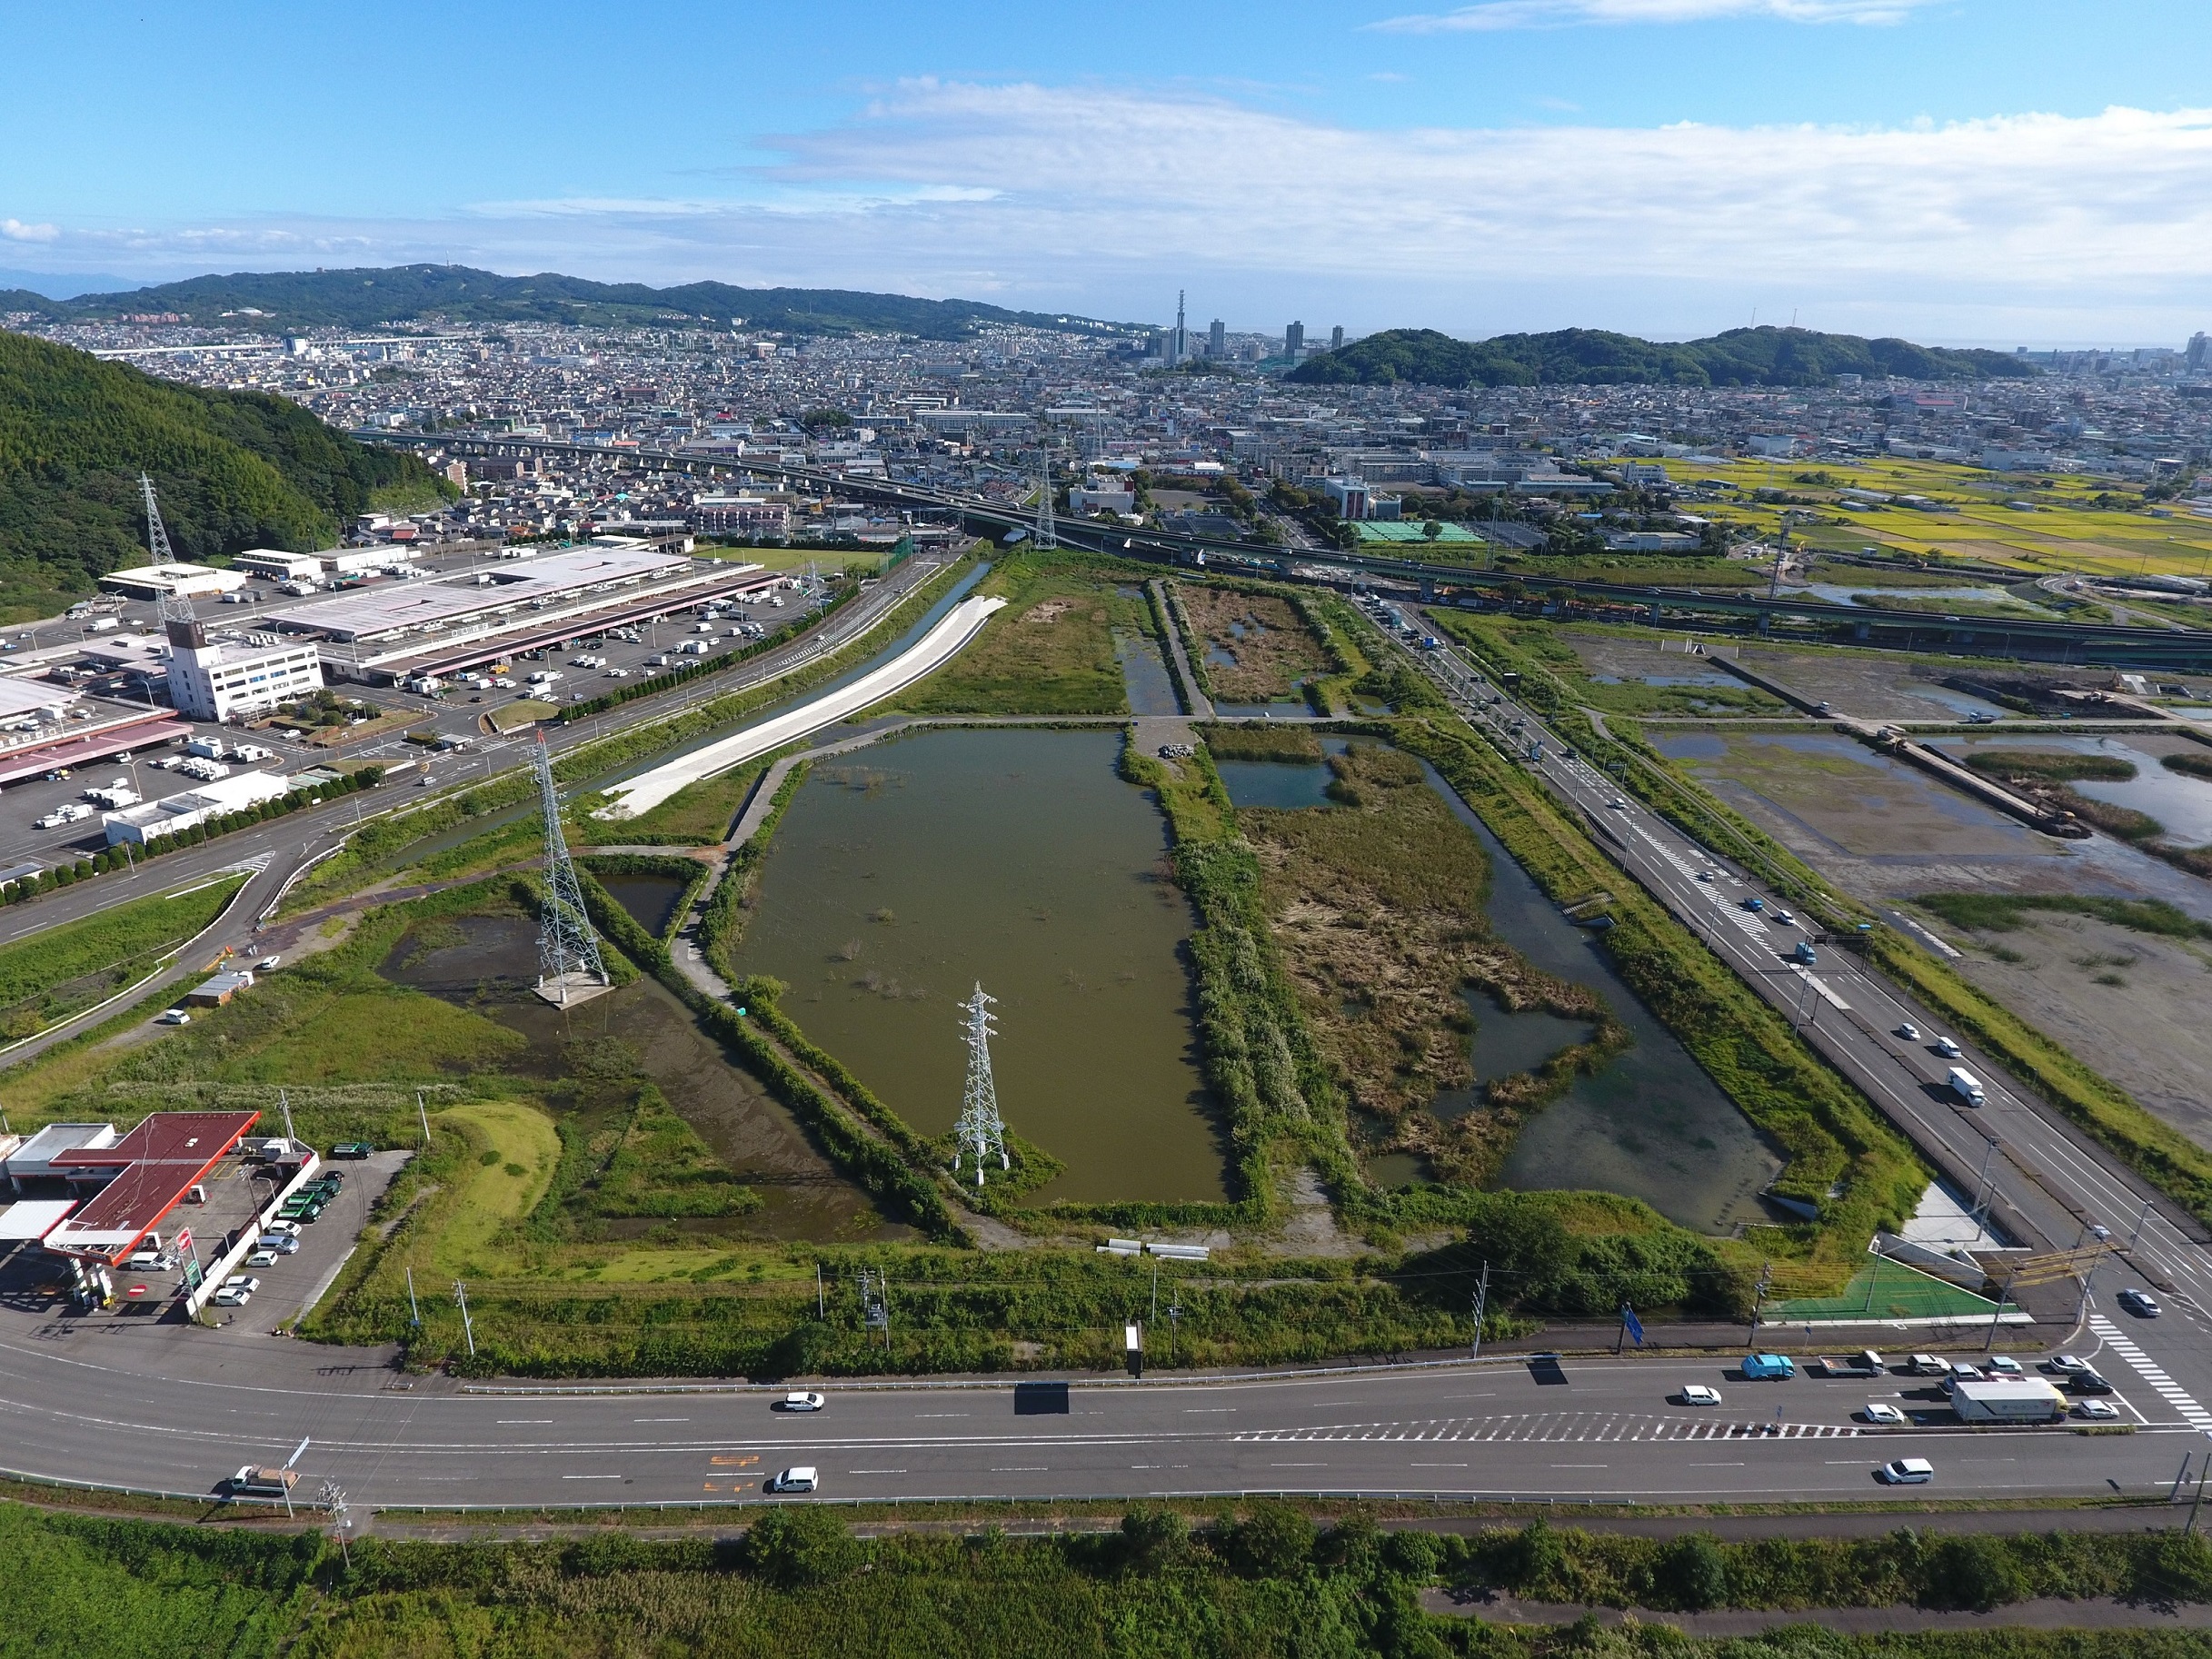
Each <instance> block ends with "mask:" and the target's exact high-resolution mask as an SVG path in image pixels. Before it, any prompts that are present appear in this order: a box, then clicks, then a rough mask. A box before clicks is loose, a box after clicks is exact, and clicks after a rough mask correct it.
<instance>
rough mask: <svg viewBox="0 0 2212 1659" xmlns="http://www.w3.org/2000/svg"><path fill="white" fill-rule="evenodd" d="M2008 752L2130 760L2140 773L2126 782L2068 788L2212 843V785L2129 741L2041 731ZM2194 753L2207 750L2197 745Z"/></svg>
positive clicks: (1956, 748) (1959, 745) (2172, 834)
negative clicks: (2175, 769)
mask: <svg viewBox="0 0 2212 1659" xmlns="http://www.w3.org/2000/svg"><path fill="white" fill-rule="evenodd" d="M1934 741H1935V743H1936V745H1937V746H1938V747H1939V748H1943V749H1946V750H1950V751H1951V752H1952V753H1954V754H1962V753H1971V752H1972V751H1973V750H1977V749H1980V748H1984V747H1988V746H1990V745H1986V744H1985V743H1983V742H1982V741H1980V740H1976V739H1973V738H1938V739H1936V740H1934ZM1994 747H1998V748H2006V749H2046V750H2059V751H2061V752H2063V753H2066V754H2085V755H2110V756H2112V757H2114V758H2115V759H2117V760H2126V761H2127V762H2128V763H2129V764H2130V765H2132V766H2133V767H2134V768H2135V769H2136V775H2135V776H2134V777H2132V778H2129V779H2127V780H2123V781H2112V780H2105V779H2101V778H2077V779H2075V780H2072V781H2071V782H2070V783H2068V786H2067V787H2068V789H2071V790H2074V791H2075V792H2076V793H2077V794H2082V795H2087V797H2088V798H2089V799H2090V800H2104V801H2109V802H2111V803H2112V804H2113V805H2114V806H2117V807H2127V808H2130V809H2132V810H2135V811H2137V812H2147V813H2149V814H2150V815H2151V817H2153V818H2155V819H2157V820H2158V821H2159V822H2160V823H2162V824H2164V825H2165V826H2166V832H2167V837H2168V838H2169V839H2173V840H2177V841H2180V842H2182V843H2184V844H2185V845H2187V846H2192V847H2196V846H2202V845H2203V844H2204V843H2205V842H2207V841H2212V783H2207V782H2206V781H2205V780H2202V779H2200V778H2190V777H2186V776H2184V775H2183V774H2182V773H2180V772H2169V771H2167V770H2166V768H2165V767H2164V766H2163V765H2161V764H2160V763H2159V760H2158V755H2157V752H2156V751H2155V750H2151V749H2149V748H2147V747H2144V746H2141V745H2138V744H2136V743H2131V742H2129V741H2128V740H2127V739H2126V738H2123V737H2104V736H2091V735H2088V734H2086V733H2085V734H2084V735H2082V736H2080V737H2072V736H2064V737H2062V736H2057V735H2052V734H2047V733H2044V732H2038V733H2037V734H2036V735H2035V736H2033V737H2016V738H2008V739H2005V740H2001V741H2000V742H1998V744H1996V745H1994ZM2189 752H2191V753H2197V754H2201V753H2203V752H2204V751H2203V750H2200V749H2197V747H2196V746H2195V745H2194V744H2192V745H2191V746H2190V749H2189Z"/></svg>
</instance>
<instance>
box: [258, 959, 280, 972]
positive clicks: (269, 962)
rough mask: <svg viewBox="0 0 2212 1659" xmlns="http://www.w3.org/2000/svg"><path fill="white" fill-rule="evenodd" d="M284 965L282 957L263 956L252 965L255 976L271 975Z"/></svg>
mask: <svg viewBox="0 0 2212 1659" xmlns="http://www.w3.org/2000/svg"><path fill="white" fill-rule="evenodd" d="M283 966H284V958H283V957H281V956H265V957H264V958H262V959H261V960H260V961H258V962H256V963H254V972H255V973H257V974H273V973H274V972H275V971H276V970H277V969H280V968H282V967H283Z"/></svg>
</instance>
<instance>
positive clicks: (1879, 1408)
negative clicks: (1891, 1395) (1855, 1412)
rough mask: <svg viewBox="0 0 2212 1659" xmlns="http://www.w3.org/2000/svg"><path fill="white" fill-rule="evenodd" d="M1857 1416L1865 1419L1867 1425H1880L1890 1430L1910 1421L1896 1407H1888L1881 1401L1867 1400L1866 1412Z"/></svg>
mask: <svg viewBox="0 0 2212 1659" xmlns="http://www.w3.org/2000/svg"><path fill="white" fill-rule="evenodd" d="M1859 1416H1862V1417H1864V1418H1866V1420H1867V1421H1868V1422H1869V1423H1880V1424H1884V1425H1886V1426H1888V1427H1891V1428H1895V1427H1897V1426H1899V1425H1900V1424H1904V1423H1908V1422H1910V1421H1911V1419H1910V1418H1908V1417H1907V1416H1906V1415H1905V1414H1904V1413H1903V1412H1901V1411H1899V1410H1898V1408H1897V1407H1896V1406H1891V1405H1888V1404H1887V1403H1885V1402H1883V1401H1881V1400H1868V1402H1867V1408H1866V1410H1864V1411H1863V1412H1861V1413H1859Z"/></svg>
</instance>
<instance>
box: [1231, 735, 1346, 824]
mask: <svg viewBox="0 0 2212 1659" xmlns="http://www.w3.org/2000/svg"><path fill="white" fill-rule="evenodd" d="M1344 745H1345V740H1344V739H1342V738H1323V739H1322V740H1321V749H1322V750H1323V752H1325V753H1328V754H1341V753H1343V752H1344ZM1213 770H1215V771H1217V772H1219V773H1220V774H1221V786H1222V787H1223V788H1224V789H1226V790H1228V791H1229V800H1230V804H1231V806H1238V807H1279V808H1281V809H1284V810H1295V809H1297V808H1300V807H1325V806H1328V805H1330V800H1329V785H1330V782H1331V781H1333V780H1334V778H1335V774H1334V773H1333V772H1331V771H1330V770H1329V763H1328V762H1327V761H1325V760H1216V761H1215V762H1214V763H1213Z"/></svg>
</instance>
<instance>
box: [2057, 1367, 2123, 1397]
mask: <svg viewBox="0 0 2212 1659" xmlns="http://www.w3.org/2000/svg"><path fill="white" fill-rule="evenodd" d="M2067 1386H2068V1388H2071V1389H2072V1390H2073V1391H2074V1392H2075V1393H2076V1394H2110V1393H2112V1392H2113V1387H2112V1385H2111V1384H2110V1383H2108V1382H2107V1381H2106V1380H2105V1379H2104V1378H2103V1377H2102V1376H2098V1375H2097V1373H2096V1372H2094V1371H2077V1372H2075V1373H2074V1375H2073V1376H2072V1377H2071V1378H2070V1379H2068V1383H2067Z"/></svg>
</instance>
